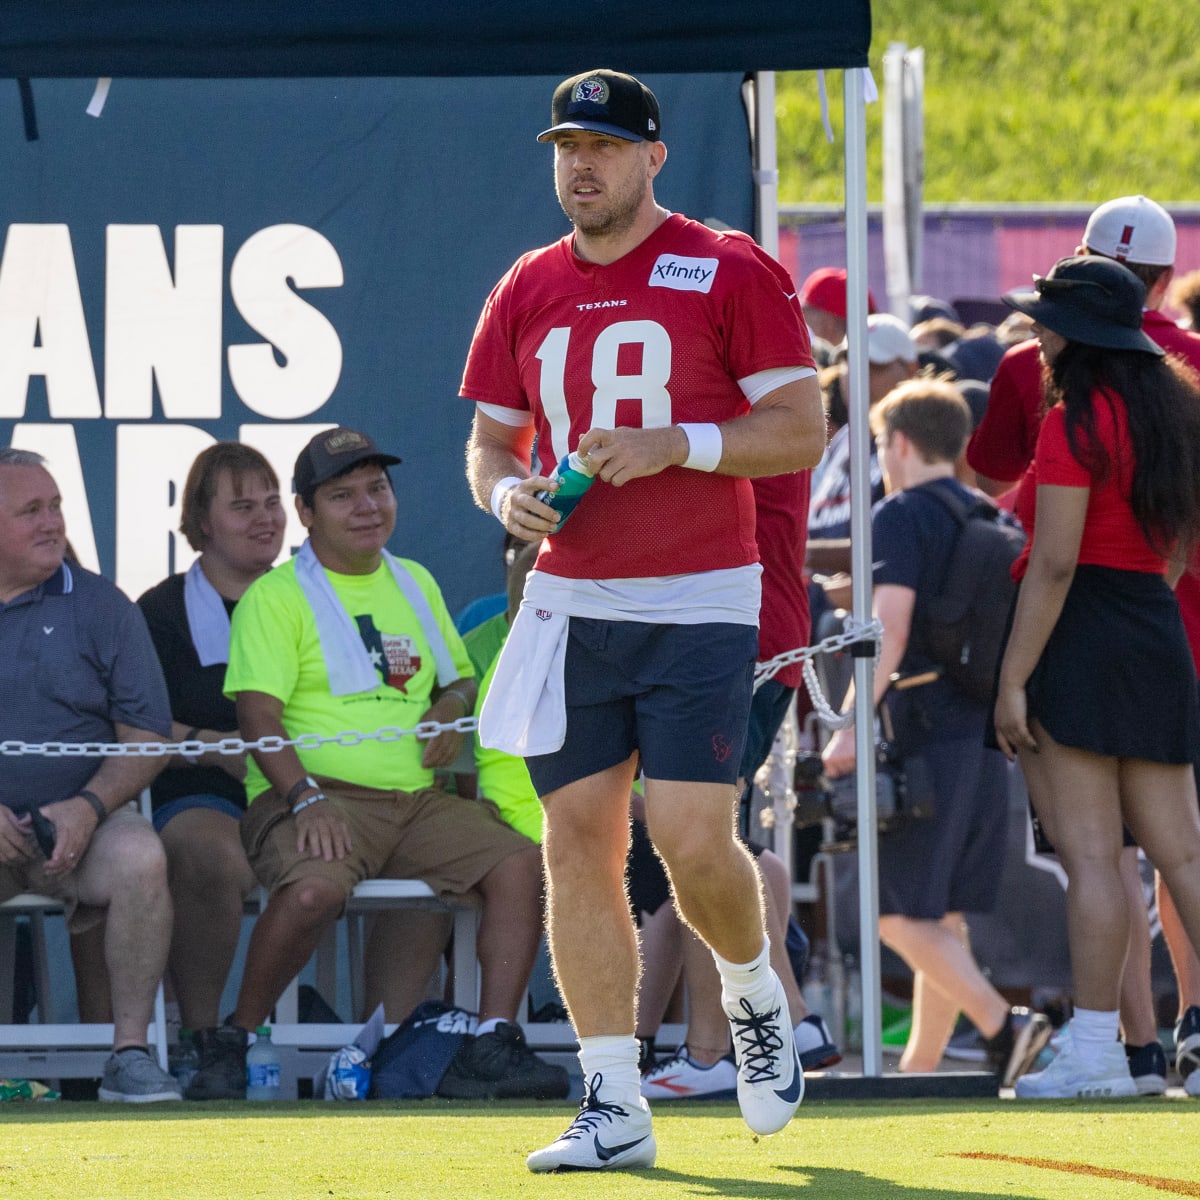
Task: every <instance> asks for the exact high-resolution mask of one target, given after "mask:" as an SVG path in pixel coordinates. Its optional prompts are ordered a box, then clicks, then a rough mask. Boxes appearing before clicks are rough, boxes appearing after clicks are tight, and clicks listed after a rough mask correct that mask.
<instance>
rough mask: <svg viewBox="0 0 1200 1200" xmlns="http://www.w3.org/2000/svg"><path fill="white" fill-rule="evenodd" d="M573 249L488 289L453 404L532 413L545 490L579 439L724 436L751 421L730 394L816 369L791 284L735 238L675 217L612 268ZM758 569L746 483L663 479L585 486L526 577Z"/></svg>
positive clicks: (557, 249)
mask: <svg viewBox="0 0 1200 1200" xmlns="http://www.w3.org/2000/svg"><path fill="white" fill-rule="evenodd" d="M572 247H573V235H568V236H567V237H565V238H563V239H562V240H561V241H559V242H556V243H554V244H553V245H551V246H547V247H544V248H542V249H540V250H534V251H532V252H530V253H529V254H526V255H524V256H523V257H522V258H520V259H518V260H517V262H516V263H515V264H514V265H513V267H512V268H511V270H509V272H508V273H507V274H506V275H505V276H504V278H503V279H501V280H500V282H499V283H498V284H497V285H496V288H495V289H494V290H493V292H492V294H491V296H489V297H488V301H487V304H486V305H485V306H484V310H483V313H482V315H481V316H480V318H479V323H478V325H477V327H476V330H475V337H474V340H473V341H472V344H471V351H470V355H469V356H468V359H467V365H466V370H465V372H464V374H463V383H462V388H461V389H460V393H459V394H460V395H462V396H464V397H466V398H467V399H470V400H473V401H475V402H477V403H483V404H494V405H500V406H502V407H504V408H510V409H515V410H519V411H528V412H531V413H532V414H533V417H534V422H535V429H536V432H537V458H538V462H539V467H538V469H539V470H540V473H541V474H543V475H547V474H549V473H550V471H551V470H552V469H553V467H554V465H555V464H556V463H557V462H558V461H559V459H561V458H562V457H563V455H565V454H567V453H568V452H569V451H570V450H573V449H575V447H576V446H577V445H578V444H579V439H580V438H581V437H582V436H583V434H585V433H586V432H587V431H588V430H589V429H592V428H600V429H613V428H617V427H622V426H624V427H633V428H638V427H641V428H661V427H665V426H669V425H677V424H679V423H681V422H689V421H701V422H705V421H714V422H718V423H720V422H723V421H727V420H729V419H730V418H731V417H736V416H738V415H740V414H743V413H746V412H748V411H749V404H748V402H747V400H746V398H745V396H744V395H743V393H742V390H741V388H740V387H739V386H738V381H739V380H742V379H746V378H747V377H749V376H751V375H755V374H757V373H758V372H760V371H766V370H769V369H771V368H776V367H802V366H812V365H813V361H812V355H811V351H810V348H809V342H808V334H807V330H806V329H805V326H804V321H803V319H802V317H801V315H800V309H799V306H798V304H797V303H796V297H795V288H794V286H793V284H792V282H791V279H790V278H789V276H788V274H787V272H786V271H785V270H784V269H783V268H782V267H781V266H780V265H779V264H778V263H776V262H775V261H774V259H772V258H771V257H770V256H769V255H767V254H766V253H764V252H763V251H762V250H761V249H760V248H759V247H758V246H757V245H756V244H755V243H754V242H753V240H752V239H750V238H749V237H747V236H746V235H745V234H743V233H738V232H726V233H717V232H714V231H713V230H710V229H708V228H707V227H706V226H704V225H701V224H699V223H698V222H695V221H690V220H688V219H687V218H685V217H681V216H679V215H674V216H671V217H669V218H668V219H667V220H666V221H664V222H663V224H662V225H660V226H659V227H658V228H657V229H656V230H655V231H654V233H652V234H651V235H650V236H649V237H648V238H647V239H646V240H645V241H644V242H642V243H641V244H640V245H639V246H637V247H636V248H635V249H634V250H632V251H630V252H629V253H628V254H626V255H625V256H624V257H623V258H621V259H618V260H617V261H616V262H614V263H610V264H607V265H604V266H601V265H597V264H595V263H589V262H584V261H583V260H581V259H579V258H577V257H576V256H575V254H574V252H573V249H572ZM757 559H758V553H757V549H756V546H755V538H754V497H753V494H752V491H751V486H750V481H749V480H748V479H735V478H733V477H732V476H728V475H717V474H714V473H709V472H705V471H696V470H690V469H685V468H683V467H669V468H668V469H667V470H665V471H662V472H660V473H659V474H657V475H653V476H650V477H648V478H644V479H635V480H633V481H632V482H631V483H627V484H625V485H624V486H623V487H619V488H617V487H612V486H610V485H608V484H606V483H604V482H602V481H600V480H597V481H596V483H594V484H593V485H592V487H591V489H590V491H589V492H588V493H587V495H586V496H585V497H584V499H583V501H582V502H581V503H580V505H579V507H578V508H577V509H576V510H575V512H574V514H573V515H572V517H571V519H570V520H569V521H568V522H566V523H565V524H564V525H563V527H562V529H561V530H560V531H559V532H558V533H556V534H555V535H554V536H553V537H551V538H547V539H546V542H545V544H544V546H543V548H542V551H541V554H540V555H539V557H538V562H537V568H538V570H539V571H547V572H549V573H551V574H554V575H561V576H565V577H567V578H576V579H621V578H644V577H647V576H659V575H679V574H689V573H692V572H698V571H712V570H719V569H724V568H730V567H740V566H745V565H747V564H749V563H753V562H755V561H757Z"/></svg>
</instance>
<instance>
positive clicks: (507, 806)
mask: <svg viewBox="0 0 1200 1200" xmlns="http://www.w3.org/2000/svg"><path fill="white" fill-rule="evenodd" d="M471 632H472V633H473V632H474V630H472V631H471ZM507 637H508V629H507V622H505V633H504V638H502V639H501V640H500V645H499V646H497V647H496V652H495V654H493V656H492V661H491V665H490V666H489V667H488V669H487V670H486V671H485V672H484V674H483V681H482V682H481V683H480V685H479V699H478V700H477V701H476V703H475V712H476V714H478V713H480V712H482V711H483V698H484V697H485V696H486V695H487V693H488V689H489V688H491V686H492V676H493V675H495V674H496V664H497V663H498V662H499V661H500V650H501V649H502V648H503V646H504V641H505V639H507ZM475 770H476V772H477V775H478V781H477V784H476V786H477V789H478V791H479V794H480V795H481V796H485V797H486V798H487V799H488V800H490V801H491V802H492V803H493V804H495V806H496V807H497V808H498V809H499V810H500V815H501V816H503V817H504V819H505V820H506V821H507V822H508V823H509V824H510V825H511V826H512V827H513V828H514V829H515V830H517V832H518V833H523V834H524V835H525V836H526V837H527V838H529V840H530V841H533V842H537V843H539V844H540V843H541V840H542V802H541V801H540V800H539V799H538V796H537V792H536V791H534V788H533V780H532V779H530V778H529V768H528V767H526V766H525V760H524V759H523V758H518V757H517V756H516V755H513V754H505V753H504V751H503V750H487V749H485V748H484V747H483V746H481V745H480V744H479V735H478V734H476V735H475Z"/></svg>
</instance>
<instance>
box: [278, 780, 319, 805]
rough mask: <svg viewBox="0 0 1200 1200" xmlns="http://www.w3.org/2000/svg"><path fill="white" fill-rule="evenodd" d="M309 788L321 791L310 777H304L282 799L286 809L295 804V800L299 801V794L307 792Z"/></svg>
mask: <svg viewBox="0 0 1200 1200" xmlns="http://www.w3.org/2000/svg"><path fill="white" fill-rule="evenodd" d="M309 788H316V790H317V791H320V790H321V789H320V786H319V785H318V784H317V781H316V780H315V779H314V778H313V777H312V776H311V775H305V777H304V778H303V779H301V780H300V781H299V782H298V783H296V784H294V785H293V786H292V790H291V791H290V792H288V794H287V795H286V796H285V797H284V798H283V802H284V804H286V805H287V806H288V808H291V807H292V806H293V805H294V804H295V803H296V801H297V799H299V797H300V793H301V792H307V791H308V789H309Z"/></svg>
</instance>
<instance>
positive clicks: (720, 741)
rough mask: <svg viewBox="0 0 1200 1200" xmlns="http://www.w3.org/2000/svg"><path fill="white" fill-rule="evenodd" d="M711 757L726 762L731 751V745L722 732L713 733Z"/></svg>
mask: <svg viewBox="0 0 1200 1200" xmlns="http://www.w3.org/2000/svg"><path fill="white" fill-rule="evenodd" d="M712 748H713V757H714V758H715V759H716V760H717V762H719V763H723V762H726V761H727V760H728V758H729V756H730V755H731V754H732V753H733V746H732V745H731V744H730V743H729V741H728V740H727V739H726V737H725V735H724V734H723V733H714V734H713V740H712Z"/></svg>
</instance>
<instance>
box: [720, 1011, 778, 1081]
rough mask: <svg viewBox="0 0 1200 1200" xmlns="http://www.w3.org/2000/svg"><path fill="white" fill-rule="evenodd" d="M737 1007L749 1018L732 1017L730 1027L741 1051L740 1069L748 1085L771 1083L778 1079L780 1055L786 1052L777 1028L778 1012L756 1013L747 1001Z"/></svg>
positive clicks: (739, 1056)
mask: <svg viewBox="0 0 1200 1200" xmlns="http://www.w3.org/2000/svg"><path fill="white" fill-rule="evenodd" d="M738 1003H739V1004H740V1005H741V1007H742V1011H743V1012H744V1013H745V1014H746V1015H745V1016H744V1017H735V1016H731V1017H730V1018H729V1023H730V1025H731V1026H732V1029H733V1043H734V1045H735V1046H736V1047H737V1049H738V1055H737V1060H738V1065H739V1066H740V1067H741V1068H742V1070H743V1072H744V1074H745V1076H746V1081H747V1082H748V1083H765V1082H767V1080H770V1079H778V1078H779V1054H780V1051H781V1050H782V1049H783V1040H782V1039H781V1038H780V1036H779V1032H778V1030H777V1028H776V1024H775V1023H776V1021H777V1020H778V1018H779V1009H778V1008H773V1009H771V1010H770V1011H769V1012H761V1013H760V1012H755V1011H754V1009H752V1008H751V1007H750V1002H749V1001H748V1000H747V999H745V997H743V998H742V999H741V1000H740V1001H738Z"/></svg>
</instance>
